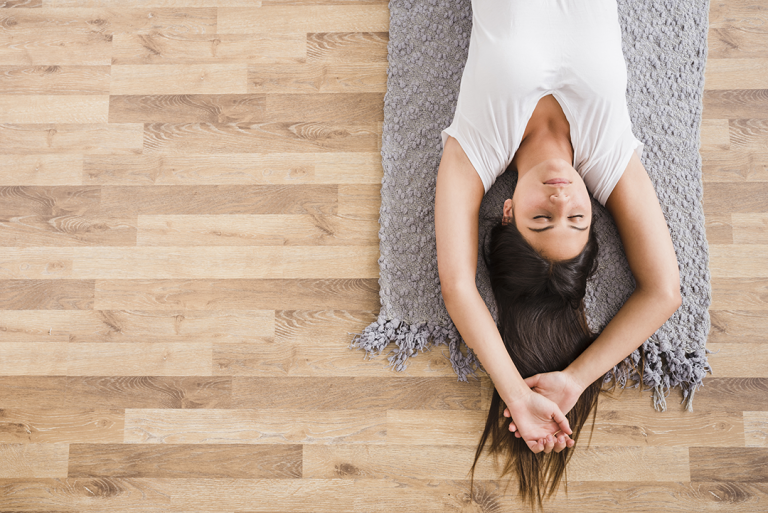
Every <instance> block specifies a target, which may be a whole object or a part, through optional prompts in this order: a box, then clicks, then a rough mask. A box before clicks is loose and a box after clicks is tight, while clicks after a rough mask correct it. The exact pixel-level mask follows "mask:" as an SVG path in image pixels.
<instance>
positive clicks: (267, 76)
mask: <svg viewBox="0 0 768 513" xmlns="http://www.w3.org/2000/svg"><path fill="white" fill-rule="evenodd" d="M386 91H387V65H386V63H370V64H359V63H350V64H344V63H307V64H275V65H261V64H250V65H249V66H248V92H249V93H304V94H306V93H334V92H336V93H385V92H386Z"/></svg>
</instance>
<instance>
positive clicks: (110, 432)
mask: <svg viewBox="0 0 768 513" xmlns="http://www.w3.org/2000/svg"><path fill="white" fill-rule="evenodd" d="M73 406H74V405H73ZM124 429H125V425H124V412H123V410H116V409H109V410H105V409H96V410H94V409H90V410H87V409H75V408H62V407H61V406H59V407H58V408H55V409H34V408H32V409H30V408H23V409H17V408H11V409H6V408H3V409H2V410H0V443H6V444H7V443H15V444H20V443H21V444H41V443H47V444H50V443H59V444H61V443H70V444H74V443H91V444H93V443H120V442H122V441H123V431H124Z"/></svg>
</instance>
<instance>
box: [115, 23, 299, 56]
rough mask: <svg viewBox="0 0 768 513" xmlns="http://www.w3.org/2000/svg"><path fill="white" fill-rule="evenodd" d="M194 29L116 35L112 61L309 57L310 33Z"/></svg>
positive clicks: (132, 32) (133, 32)
mask: <svg viewBox="0 0 768 513" xmlns="http://www.w3.org/2000/svg"><path fill="white" fill-rule="evenodd" d="M185 11H186V10H185ZM215 17H216V16H215V15H214V16H213V19H215ZM206 28H207V27H206ZM195 32H197V33H193V32H192V31H187V32H184V33H181V31H180V30H177V32H176V33H172V32H166V31H161V30H152V31H150V32H148V33H141V32H140V31H131V32H122V33H118V34H115V36H114V38H113V39H112V64H118V65H125V64H133V65H142V64H224V63H233V64H241V63H247V64H292V63H303V62H305V61H306V59H307V36H306V35H305V34H301V33H293V34H274V33H269V32H264V33H258V34H228V33H222V34H217V33H215V30H207V31H205V32H203V31H200V30H198V31H195Z"/></svg>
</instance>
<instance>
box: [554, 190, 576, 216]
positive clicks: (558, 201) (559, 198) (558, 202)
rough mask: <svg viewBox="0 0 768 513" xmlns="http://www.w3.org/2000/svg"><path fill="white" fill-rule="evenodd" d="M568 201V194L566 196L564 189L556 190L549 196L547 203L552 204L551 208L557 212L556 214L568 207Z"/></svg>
mask: <svg viewBox="0 0 768 513" xmlns="http://www.w3.org/2000/svg"><path fill="white" fill-rule="evenodd" d="M570 199H571V196H570V194H568V192H566V191H565V190H564V189H558V190H556V191H555V192H554V193H552V194H551V195H550V196H549V201H550V202H551V203H552V206H553V207H554V208H555V209H557V210H558V212H562V211H563V210H565V207H566V206H567V205H568V202H569V200H570Z"/></svg>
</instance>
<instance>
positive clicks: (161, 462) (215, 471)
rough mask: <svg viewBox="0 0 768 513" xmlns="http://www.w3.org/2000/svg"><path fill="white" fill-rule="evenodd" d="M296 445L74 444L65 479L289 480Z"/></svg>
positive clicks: (294, 474)
mask: <svg viewBox="0 0 768 513" xmlns="http://www.w3.org/2000/svg"><path fill="white" fill-rule="evenodd" d="M301 468H302V446H301V445H276V446H270V445H261V446H259V445H248V444H233V445H225V446H222V445H205V444H196V445H185V444H177V445H170V446H169V445H165V446H160V445H144V444H142V445H136V444H92V443H88V444H85V443H74V444H70V446H69V468H68V473H67V475H68V477H123V478H134V477H160V478H162V477H170V478H175V479H179V478H185V479H189V478H197V479H209V478H233V479H291V478H298V477H301Z"/></svg>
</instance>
